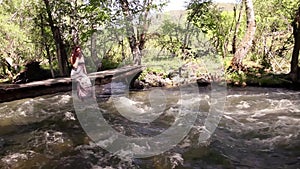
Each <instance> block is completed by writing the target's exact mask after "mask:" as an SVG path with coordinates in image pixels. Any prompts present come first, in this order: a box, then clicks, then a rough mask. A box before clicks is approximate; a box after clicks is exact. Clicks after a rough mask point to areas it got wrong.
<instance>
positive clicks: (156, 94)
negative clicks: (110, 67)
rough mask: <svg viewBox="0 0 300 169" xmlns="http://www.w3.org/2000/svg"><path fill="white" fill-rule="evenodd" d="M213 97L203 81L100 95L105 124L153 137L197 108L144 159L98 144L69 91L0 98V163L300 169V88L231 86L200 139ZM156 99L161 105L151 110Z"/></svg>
mask: <svg viewBox="0 0 300 169" xmlns="http://www.w3.org/2000/svg"><path fill="white" fill-rule="evenodd" d="M128 96H129V97H128ZM212 97H213V96H212V92H211V90H210V89H209V88H205V87H201V88H200V89H199V90H197V92H196V93H195V91H193V90H188V89H186V90H181V91H180V90H177V89H167V88H153V89H150V90H147V91H131V92H129V93H128V95H124V94H122V93H120V94H118V95H116V96H115V97H108V96H106V95H102V96H101V97H98V99H97V104H98V108H99V110H101V114H102V115H103V117H104V119H105V120H106V121H107V124H109V125H111V126H112V127H113V128H114V129H115V131H118V132H119V133H121V134H123V135H128V136H130V137H140V136H147V137H154V136H156V135H159V134H160V133H161V132H164V131H167V129H168V128H170V127H171V126H172V125H174V122H175V121H176V112H177V114H178V111H179V110H180V109H182V107H184V106H186V105H187V104H188V105H189V106H190V107H193V108H192V111H191V112H187V114H188V113H191V114H193V113H194V114H195V113H198V114H196V116H195V117H196V118H195V119H194V121H192V124H193V125H191V126H190V128H189V129H190V131H189V132H188V133H187V135H186V136H184V137H183V139H182V140H181V141H180V142H179V143H178V144H177V145H176V146H174V147H171V149H166V150H165V151H162V153H160V154H157V155H154V156H149V157H145V158H135V157H132V158H130V157H129V158H126V157H119V156H118V155H116V154H118V153H115V152H111V151H110V150H107V149H105V148H101V146H98V145H97V144H95V140H94V139H93V138H92V137H90V136H91V135H88V134H87V133H86V129H85V127H83V125H84V124H85V123H84V122H83V121H82V120H81V121H80V119H78V117H80V118H83V117H81V116H82V115H80V114H78V113H76V112H77V111H76V109H74V105H73V103H74V100H73V99H72V93H71V92H66V93H58V94H54V95H45V96H41V97H36V98H28V99H22V100H16V101H12V102H5V103H1V104H0V168H3V169H11V168H14V169H32V168H45V169H48V168H49V169H50V168H51V169H52V168H72V169H74V168H80V169H90V168H91V169H98V168H107V169H109V168H151V169H152V168H154V169H168V168H178V169H192V168H193V169H194V168H195V169H198V168H205V169H218V168H245V169H248V168H288V169H290V168H291V169H293V168H295V169H296V168H299V166H300V135H299V133H300V132H299V131H300V92H299V91H292V90H287V89H278V88H255V87H246V88H228V90H227V91H226V96H224V97H225V98H224V100H225V99H226V102H225V105H224V108H223V109H221V110H220V109H218V111H219V115H221V116H220V117H221V118H220V119H218V118H215V121H214V123H215V125H216V129H215V130H214V129H212V132H213V134H212V135H211V137H209V138H208V139H205V140H204V141H203V140H202V141H201V142H200V141H199V140H200V137H201V135H200V134H199V133H201V130H203V125H205V124H206V122H207V121H208V120H207V118H208V117H209V116H210V114H211V113H212V112H210V110H212V106H213V105H222V103H218V99H216V100H212V99H211V98H212ZM114 99H117V100H118V101H119V102H116V100H114ZM180 100H181V101H180ZM224 100H223V101H224ZM212 102H215V103H212ZM116 103H117V104H116ZM118 103H119V104H118ZM133 105H134V106H135V108H136V111H135V110H132V106H133ZM153 105H159V106H157V107H156V108H155V109H151V108H152V107H153ZM199 105H200V106H199ZM151 106H152V107H151ZM75 107H76V106H75ZM195 107H196V109H195ZM220 108H222V106H221V107H220ZM150 109H151V110H153V111H149V110H150ZM123 110H127V111H123ZM122 111H123V112H124V113H122ZM189 111H190V110H189ZM126 112H129V114H126ZM130 112H132V113H131V114H130ZM140 112H142V113H140ZM145 112H146V113H145ZM147 112H150V113H147ZM183 112H185V109H184V110H183ZM199 112H200V113H199ZM136 113H140V114H136ZM191 117H192V116H191ZM192 120H193V119H192ZM219 120H220V121H219ZM100 127H101V125H100ZM179 132H180V131H179ZM179 132H178V134H179ZM202 132H203V131H202ZM175 135H176V134H175ZM124 144H125V143H124Z"/></svg>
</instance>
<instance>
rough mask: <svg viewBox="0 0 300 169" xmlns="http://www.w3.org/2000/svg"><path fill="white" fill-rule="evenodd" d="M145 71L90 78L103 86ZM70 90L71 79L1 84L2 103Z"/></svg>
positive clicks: (117, 71) (135, 68)
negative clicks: (119, 78) (113, 79)
mask: <svg viewBox="0 0 300 169" xmlns="http://www.w3.org/2000/svg"><path fill="white" fill-rule="evenodd" d="M143 69H144V67H143V66H125V67H121V68H118V69H112V70H105V71H101V72H94V73H90V74H88V76H89V77H90V79H91V80H92V81H94V82H95V85H101V84H106V83H110V82H111V80H112V78H114V77H118V76H122V77H126V76H129V75H131V74H133V73H136V72H141V71H142V70H143ZM130 72H131V73H130ZM70 90H72V79H71V78H70V77H65V78H55V79H47V80H42V81H35V82H30V83H26V84H1V85H0V102H6V101H12V100H18V99H23V98H28V97H36V96H41V95H45V94H53V93H58V92H66V91H70Z"/></svg>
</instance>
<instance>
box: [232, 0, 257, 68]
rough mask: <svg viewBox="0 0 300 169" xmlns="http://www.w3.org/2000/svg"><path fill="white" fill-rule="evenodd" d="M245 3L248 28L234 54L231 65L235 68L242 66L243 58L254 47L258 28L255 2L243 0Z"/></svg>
mask: <svg viewBox="0 0 300 169" xmlns="http://www.w3.org/2000/svg"><path fill="white" fill-rule="evenodd" d="M243 3H244V4H245V6H246V17H247V30H246V33H245V36H244V38H243V39H242V41H241V43H240V45H239V46H238V48H237V50H236V52H235V54H234V57H233V58H232V63H231V66H232V68H233V69H241V68H242V65H243V59H244V58H245V56H246V55H247V53H248V51H249V50H250V48H251V47H252V43H253V39H254V35H255V30H256V25H255V15H254V7H253V2H252V0H243Z"/></svg>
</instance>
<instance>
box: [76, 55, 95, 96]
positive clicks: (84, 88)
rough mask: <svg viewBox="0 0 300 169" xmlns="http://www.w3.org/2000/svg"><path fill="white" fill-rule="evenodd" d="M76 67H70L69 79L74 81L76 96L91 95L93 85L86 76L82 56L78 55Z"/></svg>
mask: <svg viewBox="0 0 300 169" xmlns="http://www.w3.org/2000/svg"><path fill="white" fill-rule="evenodd" d="M77 59H79V60H78V66H77V69H75V68H72V70H71V79H72V80H74V81H75V82H76V85H77V87H76V89H77V96H78V98H79V99H81V100H84V99H86V98H90V97H93V85H92V83H91V81H90V78H89V77H88V76H87V73H86V68H85V62H84V58H83V57H78V58H77Z"/></svg>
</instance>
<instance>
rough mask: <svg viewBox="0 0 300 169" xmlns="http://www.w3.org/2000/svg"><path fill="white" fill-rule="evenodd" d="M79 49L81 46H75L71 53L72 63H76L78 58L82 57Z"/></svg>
mask: <svg viewBox="0 0 300 169" xmlns="http://www.w3.org/2000/svg"><path fill="white" fill-rule="evenodd" d="M77 49H80V47H79V46H75V47H74V48H73V50H72V54H71V58H70V62H71V64H72V65H73V64H74V63H75V61H76V58H77V57H80V53H79V52H77Z"/></svg>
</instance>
